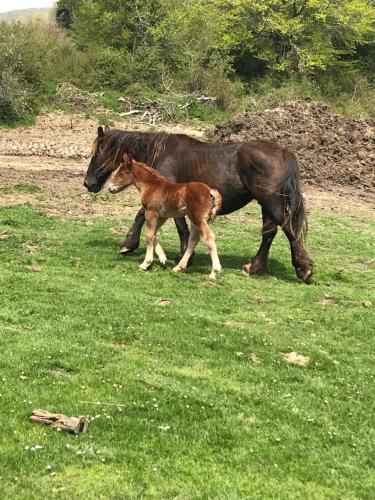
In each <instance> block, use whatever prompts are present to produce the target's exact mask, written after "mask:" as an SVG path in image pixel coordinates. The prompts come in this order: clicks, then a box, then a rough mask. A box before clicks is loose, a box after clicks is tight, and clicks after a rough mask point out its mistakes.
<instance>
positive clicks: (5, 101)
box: [0, 68, 31, 123]
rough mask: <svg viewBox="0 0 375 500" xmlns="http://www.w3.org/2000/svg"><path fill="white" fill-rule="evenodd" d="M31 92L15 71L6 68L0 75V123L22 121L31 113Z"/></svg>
mask: <svg viewBox="0 0 375 500" xmlns="http://www.w3.org/2000/svg"><path fill="white" fill-rule="evenodd" d="M30 100H31V99H30V91H29V89H28V87H27V85H26V84H25V83H24V82H21V81H20V79H19V78H18V77H17V75H16V74H15V73H14V72H13V70H11V69H9V68H6V69H4V70H3V71H2V72H1V74H0V123H1V122H3V123H12V122H16V121H18V120H20V119H21V118H22V117H24V116H25V115H26V114H27V113H28V112H29V111H30V106H29V103H30Z"/></svg>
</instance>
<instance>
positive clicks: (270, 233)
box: [243, 207, 277, 274]
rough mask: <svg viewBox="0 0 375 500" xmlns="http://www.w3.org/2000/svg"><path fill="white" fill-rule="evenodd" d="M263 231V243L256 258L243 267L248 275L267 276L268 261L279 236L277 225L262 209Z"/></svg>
mask: <svg viewBox="0 0 375 500" xmlns="http://www.w3.org/2000/svg"><path fill="white" fill-rule="evenodd" d="M262 217H263V230H262V243H261V244H260V247H259V250H258V252H257V254H256V256H255V257H253V258H252V259H251V260H250V262H249V263H248V264H245V265H244V266H243V270H244V272H245V273H246V274H265V273H266V271H267V261H268V254H269V251H270V247H271V245H272V242H273V239H274V237H275V236H276V234H277V224H276V222H275V220H274V219H273V217H272V215H270V214H269V213H268V212H267V210H266V209H265V208H263V207H262Z"/></svg>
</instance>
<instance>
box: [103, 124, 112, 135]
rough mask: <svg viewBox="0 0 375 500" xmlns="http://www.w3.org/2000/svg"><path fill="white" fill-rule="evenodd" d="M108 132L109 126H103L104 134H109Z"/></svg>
mask: <svg viewBox="0 0 375 500" xmlns="http://www.w3.org/2000/svg"><path fill="white" fill-rule="evenodd" d="M110 130H111V129H110V128H109V126H108V125H105V126H104V132H105V133H107V132H109V131H110Z"/></svg>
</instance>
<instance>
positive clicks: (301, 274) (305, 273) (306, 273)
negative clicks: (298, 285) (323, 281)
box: [297, 267, 314, 285]
mask: <svg viewBox="0 0 375 500" xmlns="http://www.w3.org/2000/svg"><path fill="white" fill-rule="evenodd" d="M297 276H298V278H299V279H300V280H302V281H303V282H304V283H306V285H312V284H313V283H314V279H313V277H312V269H306V270H302V269H301V268H300V267H299V268H297Z"/></svg>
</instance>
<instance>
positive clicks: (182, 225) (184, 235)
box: [174, 217, 194, 266]
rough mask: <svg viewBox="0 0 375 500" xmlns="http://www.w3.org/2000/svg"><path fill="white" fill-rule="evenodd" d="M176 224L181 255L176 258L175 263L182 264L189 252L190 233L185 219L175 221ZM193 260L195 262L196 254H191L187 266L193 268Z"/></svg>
mask: <svg viewBox="0 0 375 500" xmlns="http://www.w3.org/2000/svg"><path fill="white" fill-rule="evenodd" d="M174 223H175V224H176V229H177V232H178V235H179V237H180V254H179V255H177V257H176V258H175V263H176V264H178V263H179V262H181V259H182V257H183V256H184V255H185V252H186V250H187V247H188V241H189V234H190V233H189V227H188V225H187V223H186V219H185V217H180V218H178V219H174ZM193 260H194V252H193V253H192V254H191V256H190V258H189V261H188V264H187V265H188V266H191V265H192V263H193Z"/></svg>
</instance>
